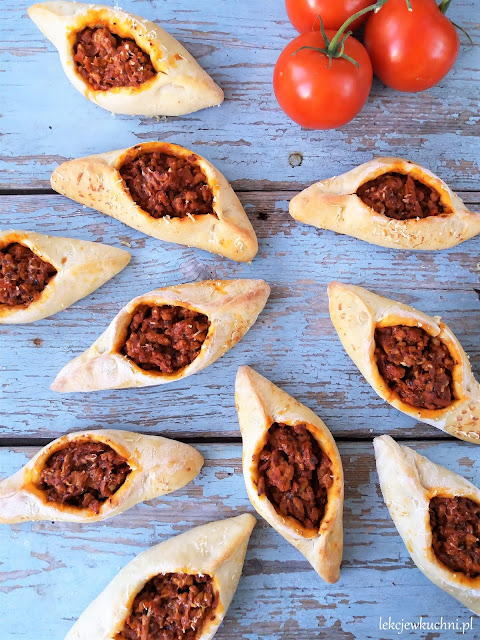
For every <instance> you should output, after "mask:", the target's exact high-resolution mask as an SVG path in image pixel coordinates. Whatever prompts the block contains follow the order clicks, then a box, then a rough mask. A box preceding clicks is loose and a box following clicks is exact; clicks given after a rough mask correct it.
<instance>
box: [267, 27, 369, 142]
mask: <svg viewBox="0 0 480 640" xmlns="http://www.w3.org/2000/svg"><path fill="white" fill-rule="evenodd" d="M335 33H336V32H335V31H327V32H326V34H327V37H328V38H329V39H330V40H331V39H332V38H333V37H334V35H335ZM305 46H309V47H320V48H324V47H325V41H324V39H323V36H322V35H321V34H320V32H318V31H310V32H309V33H303V34H301V35H299V36H297V37H296V38H295V40H292V42H290V43H289V44H288V45H287V46H286V47H285V49H284V50H283V51H282V53H281V54H280V57H279V58H278V60H277V64H276V65H275V70H274V72H273V88H274V91H275V96H276V98H277V100H278V103H279V105H280V107H281V108H282V109H283V111H284V112H285V113H286V114H287V116H289V117H290V118H291V119H292V120H293V121H294V122H296V123H297V124H299V125H301V126H302V127H306V128H308V129H335V128H337V127H341V126H342V125H344V124H346V123H347V122H350V120H352V119H353V118H354V117H355V116H356V115H357V114H358V113H359V112H360V111H361V109H362V107H363V105H364V104H365V102H366V100H367V98H368V94H369V93H370V88H371V86H372V78H373V72H372V65H371V63H370V58H369V57H368V54H367V52H366V50H365V48H364V47H363V45H362V44H360V42H358V40H355V38H352V36H349V37H348V38H347V40H346V42H345V53H346V54H347V55H349V56H351V57H352V58H353V59H354V60H356V61H357V62H358V64H359V68H357V67H356V66H355V65H354V64H352V63H351V62H350V61H349V60H345V59H343V58H334V59H333V60H332V64H331V67H329V60H328V58H327V56H326V55H325V54H324V53H321V52H319V51H313V50H311V49H304V50H302V51H298V49H300V47H305ZM296 51H298V53H296V54H295V55H292V54H294V53H295V52H296Z"/></svg>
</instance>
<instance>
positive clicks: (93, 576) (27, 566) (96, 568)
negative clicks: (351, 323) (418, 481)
mask: <svg viewBox="0 0 480 640" xmlns="http://www.w3.org/2000/svg"><path fill="white" fill-rule="evenodd" d="M411 446H413V447H414V448H416V449H417V450H418V451H419V452H420V453H422V454H423V455H426V456H428V457H429V458H431V459H432V460H434V461H435V462H438V463H440V464H444V465H447V466H448V467H449V468H451V469H452V470H454V471H456V472H458V473H460V474H462V475H464V476H465V477H467V478H468V479H470V480H472V481H473V482H475V481H477V482H478V481H479V477H478V472H477V471H478V463H479V462H480V448H476V447H472V446H471V445H467V444H464V443H460V442H454V443H436V444H435V445H432V444H430V445H429V444H426V443H419V442H412V443H411ZM199 450H200V451H201V453H202V454H203V455H204V457H205V459H206V462H205V467H204V469H203V471H202V473H201V474H200V476H198V477H197V479H196V480H195V481H194V482H192V483H191V484H190V485H188V486H187V487H185V488H183V489H181V490H180V491H177V492H176V493H174V494H172V495H170V496H166V497H164V498H162V499H158V500H154V501H151V502H149V503H145V504H142V505H138V506H136V507H134V508H133V509H130V510H129V511H128V512H126V513H124V514H122V515H120V516H117V517H115V518H112V519H110V520H108V521H106V522H105V523H99V524H97V525H73V524H59V523H50V522H46V523H34V524H30V523H26V524H23V525H12V526H6V525H4V526H2V527H0V548H1V549H8V554H7V555H5V554H2V558H1V566H0V610H1V611H2V621H1V626H2V627H3V629H2V631H1V638H2V640H25V639H30V638H35V640H62V638H63V637H64V634H65V633H66V632H67V630H68V629H69V627H70V626H71V624H72V623H73V622H74V620H75V619H76V618H77V617H78V615H79V614H80V613H81V612H82V611H83V609H84V608H85V607H86V606H87V605H88V604H89V602H90V601H91V600H92V599H93V598H94V597H96V595H98V593H99V592H100V591H101V590H102V589H103V588H104V587H105V586H106V585H107V584H108V582H109V581H110V580H111V579H112V578H113V576H114V575H115V574H116V573H117V572H118V571H119V569H120V568H121V567H123V566H124V565H125V564H126V563H127V562H128V561H129V560H131V559H132V558H133V557H134V556H135V555H137V554H138V553H139V552H140V551H142V550H144V549H145V548H147V547H149V546H151V545H153V544H156V543H159V542H161V541H162V540H165V539H166V538H168V537H170V536H172V535H175V534H178V533H181V532H182V531H185V530H186V529H188V528H190V527H193V526H196V525H199V524H203V523H205V522H209V521H212V520H217V519H220V518H226V517H229V516H232V515H238V514H239V513H242V512H244V511H250V512H252V511H253V509H252V507H251V505H250V503H249V502H248V498H247V495H246V490H245V486H244V482H243V477H242V475H241V460H240V457H241V448H240V445H212V444H209V445H208V444H205V445H202V446H200V447H199ZM34 453H35V449H33V448H25V449H22V448H16V449H0V469H1V474H2V476H5V475H7V474H10V473H12V472H14V471H15V470H16V469H17V468H19V467H20V466H21V465H22V464H24V463H25V462H26V459H27V458H30V457H31V456H32V455H33V454H34ZM340 453H341V456H342V460H343V464H344V467H345V498H346V503H345V511H344V515H345V553H344V562H343V565H342V575H341V578H340V581H339V582H338V583H336V584H334V585H327V584H325V583H324V582H322V580H321V579H320V578H319V577H318V576H317V574H316V573H315V572H314V571H313V570H312V569H311V567H310V565H309V564H308V563H307V561H306V560H305V559H304V558H303V556H301V554H300V553H299V552H297V551H296V550H295V549H294V548H293V547H291V546H290V545H289V544H288V543H287V542H286V541H285V540H284V539H283V538H282V537H281V536H280V535H279V534H277V533H276V532H275V531H274V530H273V529H272V528H271V527H269V525H267V523H266V522H265V521H263V520H262V519H260V518H258V523H257V526H256V528H255V529H254V532H253V535H252V538H251V542H250V545H249V549H248V552H247V558H246V562H245V566H244V572H243V577H242V578H241V580H240V584H239V587H238V590H237V593H236V595H235V598H234V601H233V603H232V606H231V608H230V610H229V612H228V614H227V616H226V619H225V621H224V623H223V625H222V626H221V627H220V630H219V631H218V633H217V636H216V639H218V640H233V639H234V638H235V639H236V640H240V639H241V640H256V639H257V638H262V640H313V638H318V639H320V640H323V639H325V640H326V639H328V640H355V639H358V640H369V639H371V638H374V639H376V640H378V639H387V638H388V639H391V638H395V637H398V634H397V633H396V632H395V631H390V632H387V631H382V632H380V631H379V628H378V625H379V618H380V616H381V617H382V618H383V619H384V620H385V619H387V620H388V617H389V616H391V617H392V619H393V620H395V621H401V620H402V619H403V620H405V621H412V622H416V621H417V620H418V619H419V617H420V616H423V617H424V619H425V620H426V621H429V622H435V621H438V620H439V619H440V617H441V616H443V617H444V619H445V620H447V621H453V622H454V621H455V620H456V619H457V618H458V619H459V620H460V621H465V622H466V621H469V619H470V613H469V612H468V610H467V609H466V608H465V607H463V606H462V605H460V604H459V603H457V602H456V601H455V600H454V599H453V598H451V597H450V596H448V595H447V594H446V593H444V592H443V591H441V590H440V589H438V588H437V587H435V586H434V585H433V584H432V583H430V582H429V581H428V580H427V579H426V578H425V577H424V576H423V575H422V574H421V573H420V571H418V569H416V567H415V566H414V564H413V562H412V561H411V559H410V556H409V555H408V552H407V550H406V549H405V547H404V545H403V543H402V541H401V538H400V537H399V535H398V534H397V532H396V530H395V527H394V525H393V523H392V521H391V519H390V516H389V514H388V511H387V508H386V507H385V505H384V502H383V499H382V496H381V492H380V488H379V486H378V478H377V474H376V471H375V461H374V456H373V447H372V445H371V443H359V442H352V443H348V444H342V445H341V446H340ZM47 603H49V604H48V605H47ZM54 603H55V604H54ZM19 612H21V615H19ZM473 625H474V629H473V632H470V633H467V634H465V636H463V637H465V638H471V639H473V638H475V637H478V633H479V632H478V628H479V625H480V622H479V619H478V618H476V617H475V618H474V620H473ZM403 636H406V637H412V638H413V637H415V638H419V637H423V638H434V637H444V638H448V639H450V638H457V637H460V636H461V633H460V632H458V633H457V632H454V631H448V632H443V633H441V634H439V635H438V636H437V635H421V636H420V635H419V634H418V632H417V633H416V634H415V633H407V632H405V633H404V634H403V635H402V637H403Z"/></svg>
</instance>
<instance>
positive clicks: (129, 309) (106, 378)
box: [51, 280, 270, 393]
mask: <svg viewBox="0 0 480 640" xmlns="http://www.w3.org/2000/svg"><path fill="white" fill-rule="evenodd" d="M269 293H270V287H269V286H268V285H267V283H266V282H264V281H263V280H207V281H205V282H194V283H191V284H182V285H178V286H174V287H166V288H165V289H156V290H155V291H150V293H146V294H144V295H142V296H138V297H137V298H134V299H133V300H131V301H130V302H129V303H128V304H127V306H125V307H124V308H123V309H122V310H121V311H120V312H119V313H118V314H117V316H116V317H115V318H114V319H113V320H112V322H111V323H110V326H109V327H108V328H107V329H106V331H105V332H104V333H103V334H102V335H101V336H100V337H99V338H98V339H97V340H96V341H95V342H94V343H93V345H92V346H91V347H90V348H89V349H87V350H86V351H85V352H84V353H82V354H81V355H79V356H77V357H76V358H75V359H74V360H72V361H71V362H69V363H68V364H66V365H65V366H64V367H63V369H62V370H61V371H60V373H59V374H58V375H57V377H56V379H55V381H54V382H53V384H52V386H51V388H52V389H53V390H54V391H60V392H61V393H65V392H71V391H99V390H101V389H126V388H129V387H147V386H153V385H159V384H166V383H168V382H173V381H175V380H180V379H181V378H186V377H187V376H190V375H192V374H194V373H197V372H198V371H201V370H202V369H204V368H205V367H207V366H208V365H210V364H212V363H213V362H215V360H217V359H218V358H220V357H221V356H222V355H223V354H224V353H226V352H227V351H228V350H229V349H231V347H233V346H234V345H235V344H236V343H237V342H238V341H239V340H240V339H241V338H242V337H243V336H244V335H245V333H246V332H247V331H248V330H249V329H250V327H251V326H252V325H253V323H254V322H255V321H256V319H257V317H258V315H259V314H260V312H261V311H262V309H263V307H264V306H265V303H266V302H267V298H268V296H269Z"/></svg>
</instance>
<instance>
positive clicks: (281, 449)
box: [257, 422, 333, 529]
mask: <svg viewBox="0 0 480 640" xmlns="http://www.w3.org/2000/svg"><path fill="white" fill-rule="evenodd" d="M258 475H259V477H258V485H257V490H258V495H259V496H261V495H263V494H266V496H267V498H268V499H269V500H270V502H271V503H272V504H273V506H274V507H275V509H276V510H277V511H278V513H280V515H282V516H291V517H292V518H295V520H297V521H298V522H299V523H300V524H301V525H302V526H304V527H306V528H307V529H318V528H319V526H320V523H321V522H322V519H323V516H324V514H325V508H326V506H327V499H328V495H327V494H328V489H329V488H330V487H331V486H332V482H333V479H332V469H331V461H330V458H329V457H328V456H327V455H326V454H325V453H324V452H323V451H322V449H321V448H320V446H319V444H318V443H317V441H316V440H315V438H314V437H313V436H312V434H311V433H310V431H309V430H308V429H307V427H306V425H305V424H300V425H297V426H295V427H290V426H288V425H285V424H278V423H276V422H274V423H273V424H272V426H271V427H270V429H269V430H268V435H267V440H266V442H265V445H264V447H263V449H262V451H261V453H260V457H259V462H258Z"/></svg>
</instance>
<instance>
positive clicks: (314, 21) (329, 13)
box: [285, 0, 372, 33]
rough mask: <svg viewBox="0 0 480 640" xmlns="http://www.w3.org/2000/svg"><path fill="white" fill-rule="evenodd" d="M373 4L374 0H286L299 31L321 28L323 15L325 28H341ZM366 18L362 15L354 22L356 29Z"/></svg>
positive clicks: (291, 18)
mask: <svg viewBox="0 0 480 640" xmlns="http://www.w3.org/2000/svg"><path fill="white" fill-rule="evenodd" d="M370 4H372V0H285V6H286V9H287V13H288V17H289V19H290V22H291V23H292V25H293V26H294V27H295V29H296V30H297V31H298V32H299V33H305V32H307V31H318V30H319V26H320V23H319V19H318V16H322V20H323V26H324V28H325V29H335V30H337V29H340V27H341V26H342V24H343V23H344V22H345V21H346V20H347V19H348V18H350V16H352V15H353V14H354V13H357V11H360V9H365V7H368V5H370ZM365 20H366V15H363V16H360V17H359V18H357V19H356V20H355V22H353V23H352V25H351V29H352V31H355V29H358V28H359V27H360V26H361V25H362V24H363V23H364V22H365Z"/></svg>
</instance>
